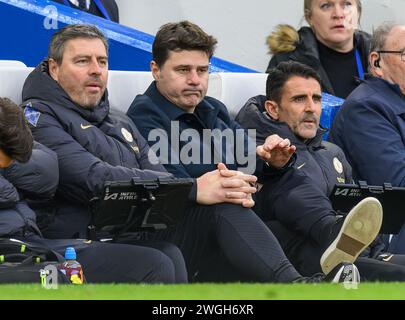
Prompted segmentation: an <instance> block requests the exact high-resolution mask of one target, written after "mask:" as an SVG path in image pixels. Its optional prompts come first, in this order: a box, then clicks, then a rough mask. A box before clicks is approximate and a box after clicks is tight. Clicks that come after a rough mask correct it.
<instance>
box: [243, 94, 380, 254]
mask: <svg viewBox="0 0 405 320" xmlns="http://www.w3.org/2000/svg"><path fill="white" fill-rule="evenodd" d="M265 100H266V97H265V96H262V95H261V96H256V97H252V98H250V99H249V100H248V101H247V102H246V104H245V105H244V106H243V108H242V109H241V110H240V111H239V114H238V115H237V116H236V121H237V122H239V124H240V125H241V127H242V128H244V129H256V130H257V131H256V137H257V140H258V141H257V143H258V144H260V143H262V142H263V141H264V139H265V137H267V136H268V135H269V134H278V135H279V136H280V137H282V138H288V139H290V141H291V143H292V144H294V145H295V146H296V147H297V151H296V155H297V160H296V161H295V164H294V168H295V169H296V171H295V172H294V171H293V170H291V171H292V172H291V174H289V175H288V176H287V175H286V176H285V179H279V180H277V181H274V183H273V186H271V188H270V189H268V190H272V194H270V195H269V194H267V193H266V194H265V195H260V192H259V195H258V199H260V197H263V196H265V197H266V200H265V201H262V203H260V200H258V203H259V205H258V210H259V212H265V211H269V208H271V209H272V212H271V213H270V216H271V217H277V213H275V212H276V211H277V210H278V209H277V207H278V206H277V204H276V202H277V201H278V202H279V203H280V205H281V206H282V207H283V209H285V208H284V207H285V206H286V203H288V202H289V201H291V200H289V198H288V195H287V194H288V193H290V196H292V197H294V201H295V200H297V199H298V202H297V203H300V201H309V202H311V201H318V202H319V203H322V202H324V203H325V208H330V205H329V204H328V203H327V202H328V201H329V200H328V198H329V195H330V193H331V192H332V190H333V187H334V185H335V184H336V183H338V182H340V183H352V169H351V166H350V164H349V163H348V161H347V160H346V157H345V155H344V153H343V151H342V149H340V147H338V146H337V145H335V144H333V143H330V142H327V141H323V140H322V135H323V134H324V133H325V131H324V130H323V129H319V130H318V132H317V135H316V136H315V137H314V138H313V139H310V140H308V141H306V142H303V141H302V140H300V139H299V138H298V137H297V136H295V134H294V133H293V132H292V131H291V130H290V128H289V127H288V125H287V124H286V123H285V122H278V121H274V120H272V119H271V118H270V116H269V115H268V114H267V113H266V112H265V109H264V102H265ZM294 179H295V180H296V181H293V180H294ZM308 179H309V180H308ZM308 185H311V187H312V188H314V189H318V190H320V192H321V193H320V194H319V196H317V199H313V198H308V199H307V198H306V197H307V196H306V194H307V190H305V189H306V188H307V186H308ZM291 186H292V188H293V189H292V190H290V188H291ZM294 186H295V187H296V188H295V187H294ZM309 194H311V196H313V193H309ZM268 203H271V204H272V205H271V206H268V205H267V204H268ZM263 204H265V205H263ZM307 207H308V208H309V207H310V206H307ZM319 207H320V206H319V205H316V206H314V208H316V210H318V208H319ZM270 211H271V210H270ZM281 211H282V210H281ZM326 212H328V210H326ZM316 217H317V215H315V214H313V215H312V218H313V220H311V219H310V217H309V216H303V215H302V214H301V213H300V212H299V213H292V212H291V214H290V217H283V219H287V220H288V219H289V218H291V221H290V222H291V224H292V225H294V224H301V225H302V226H306V227H307V228H308V229H309V228H310V227H311V225H312V224H313V223H314V221H316V219H315V218H316ZM304 229H305V228H304ZM381 239H382V238H381V237H377V238H376V240H375V241H374V242H373V244H372V245H371V246H370V248H371V249H367V250H365V251H364V252H363V253H362V256H369V257H375V256H377V255H378V254H380V253H381V252H382V251H384V250H385V245H384V244H383V243H382V241H381Z"/></svg>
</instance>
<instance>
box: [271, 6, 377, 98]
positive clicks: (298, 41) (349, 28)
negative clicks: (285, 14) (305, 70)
mask: <svg viewBox="0 0 405 320" xmlns="http://www.w3.org/2000/svg"><path fill="white" fill-rule="evenodd" d="M361 11H362V5H361V2H360V0H304V15H305V19H306V21H307V22H308V24H309V26H310V27H302V28H301V29H299V30H298V31H297V30H295V29H294V28H293V27H291V26H289V25H285V24H281V25H278V26H277V27H276V29H275V31H274V32H273V33H272V34H270V36H269V37H268V38H267V43H268V45H269V48H270V53H271V54H273V57H272V58H271V60H270V63H269V66H268V68H267V71H266V72H268V71H269V70H270V69H271V68H273V67H276V66H277V65H278V64H279V63H280V62H282V61H287V60H294V61H298V62H301V63H303V64H306V65H308V66H310V67H312V68H313V69H315V70H316V71H317V72H318V74H319V75H320V76H321V80H322V90H323V91H325V92H328V93H330V94H333V95H335V96H338V97H341V98H346V97H347V96H348V95H349V94H350V93H351V92H352V91H353V89H355V88H356V87H357V85H358V84H359V79H363V77H364V72H365V71H366V70H367V66H368V64H367V63H368V59H367V56H368V52H369V47H370V35H369V34H367V33H365V32H362V31H359V30H358V23H359V21H360V16H361Z"/></svg>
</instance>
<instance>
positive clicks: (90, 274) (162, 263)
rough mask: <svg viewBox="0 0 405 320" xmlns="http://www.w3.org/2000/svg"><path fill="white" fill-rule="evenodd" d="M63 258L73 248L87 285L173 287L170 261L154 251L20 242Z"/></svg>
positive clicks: (72, 242)
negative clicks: (36, 246) (162, 284)
mask: <svg viewBox="0 0 405 320" xmlns="http://www.w3.org/2000/svg"><path fill="white" fill-rule="evenodd" d="M21 240H22V241H24V240H28V241H31V242H35V243H38V244H41V245H44V246H46V247H48V248H50V249H52V250H54V251H57V252H59V253H60V254H62V255H63V254H64V251H65V249H66V247H70V246H72V247H74V248H75V249H76V253H77V260H78V261H79V262H80V264H81V265H82V267H83V271H84V275H85V277H86V280H87V282H89V283H175V280H176V279H175V268H174V265H173V262H172V260H171V259H170V258H169V257H168V256H166V255H165V254H164V253H162V252H161V251H159V250H157V249H153V248H147V247H142V246H135V245H126V244H113V243H103V242H97V241H92V242H89V241H84V240H70V239H69V240H49V239H41V238H38V237H33V238H28V239H21Z"/></svg>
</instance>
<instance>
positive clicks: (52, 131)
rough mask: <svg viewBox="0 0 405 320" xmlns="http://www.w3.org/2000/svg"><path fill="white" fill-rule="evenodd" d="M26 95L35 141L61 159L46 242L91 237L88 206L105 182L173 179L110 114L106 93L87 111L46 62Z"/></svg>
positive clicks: (121, 119) (124, 122) (127, 125)
mask: <svg viewBox="0 0 405 320" xmlns="http://www.w3.org/2000/svg"><path fill="white" fill-rule="evenodd" d="M22 96H23V101H24V102H23V106H24V107H25V114H26V116H27V119H28V120H29V122H30V127H31V130H32V132H33V135H34V137H35V139H36V140H37V141H39V142H40V143H42V144H44V145H46V146H47V147H49V148H50V149H51V150H53V151H55V152H56V154H57V155H58V160H59V176H60V181H59V186H58V190H57V198H56V200H57V203H58V205H57V208H56V212H55V213H56V214H55V220H54V221H53V224H54V225H53V226H49V225H48V226H46V228H47V229H46V230H45V235H46V236H47V237H50V238H70V237H77V236H80V237H84V236H86V227H87V225H88V223H89V219H90V215H89V210H88V207H89V202H90V200H91V199H92V198H94V197H96V196H100V194H101V192H102V190H103V187H104V184H105V182H106V181H125V180H130V179H132V178H133V177H139V178H140V179H156V178H158V177H170V176H171V175H170V174H169V173H167V172H166V170H165V169H164V167H163V166H161V165H160V164H152V163H151V162H150V161H149V159H148V152H149V147H148V145H147V143H146V141H145V140H144V139H143V137H142V136H141V135H140V133H139V132H138V130H137V129H136V127H135V125H134V124H133V123H132V122H131V121H130V120H129V118H128V117H127V116H126V115H124V114H123V113H120V112H118V111H111V112H110V108H109V103H108V93H107V91H106V92H105V94H104V96H103V98H102V99H101V102H100V103H99V105H98V106H96V107H95V108H94V109H85V108H82V107H80V106H78V105H77V104H75V103H74V102H73V101H72V100H71V99H70V98H69V96H68V95H67V94H66V92H65V91H64V90H63V89H62V88H61V87H60V86H59V84H58V83H57V82H56V81H54V80H53V79H52V78H51V77H50V75H49V73H48V63H47V61H43V62H42V63H41V64H40V65H38V66H37V67H36V68H35V70H34V71H33V72H32V73H31V74H30V75H29V76H28V78H27V80H26V81H25V84H24V87H23V93H22ZM29 114H30V115H31V116H28V115H29ZM33 114H34V116H32V115H33ZM42 227H43V226H42ZM46 231H48V232H46Z"/></svg>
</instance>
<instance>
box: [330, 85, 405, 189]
mask: <svg viewBox="0 0 405 320" xmlns="http://www.w3.org/2000/svg"><path fill="white" fill-rule="evenodd" d="M329 140H330V141H332V142H333V143H336V144H337V145H339V146H340V147H341V148H342V149H343V150H344V152H345V154H346V156H347V159H348V160H349V162H350V164H351V165H352V168H353V176H354V178H355V179H356V180H365V181H367V183H369V184H373V185H382V184H383V183H384V182H390V183H391V184H392V185H394V186H405V98H404V96H403V94H402V93H401V91H400V88H399V86H398V85H394V84H391V83H389V82H387V81H385V80H383V79H379V78H375V77H367V79H366V80H365V81H364V82H363V83H362V84H361V85H360V86H359V87H358V88H356V90H354V91H353V92H352V94H351V95H350V96H349V97H348V99H347V100H346V102H345V103H344V104H343V106H342V108H341V109H340V111H339V112H338V113H337V115H336V117H335V119H334V123H333V126H332V131H331V134H330V136H329Z"/></svg>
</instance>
